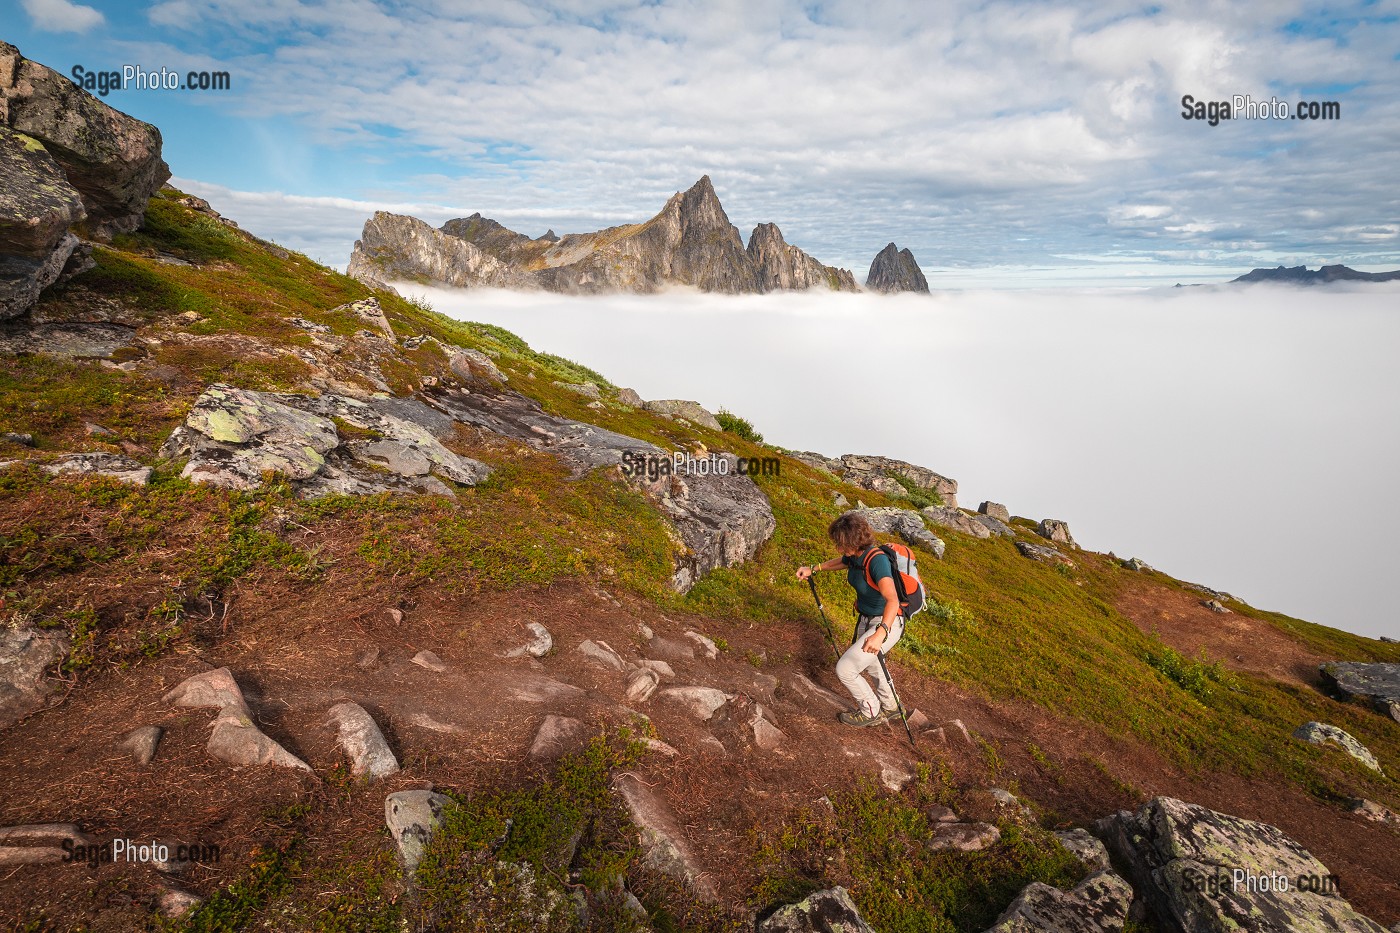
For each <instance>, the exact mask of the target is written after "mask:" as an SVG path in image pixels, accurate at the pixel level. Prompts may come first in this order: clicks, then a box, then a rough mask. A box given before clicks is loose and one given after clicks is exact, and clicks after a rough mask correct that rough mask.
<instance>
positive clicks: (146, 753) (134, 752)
mask: <svg viewBox="0 0 1400 933" xmlns="http://www.w3.org/2000/svg"><path fill="white" fill-rule="evenodd" d="M160 737H161V728H160V726H140V727H138V728H136V729H132V730H131V731H130V732H128V733H127V734H126V735H125V736H123V737H122V740H121V742H120V743H118V747H119V748H123V749H125V750H126V751H129V752H131V757H132V758H135V759H136V763H137V764H141V765H148V764H150V763H151V759H152V758H154V757H156V746H157V745H158V744H159V743H160Z"/></svg>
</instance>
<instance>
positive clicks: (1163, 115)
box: [0, 0, 1400, 287]
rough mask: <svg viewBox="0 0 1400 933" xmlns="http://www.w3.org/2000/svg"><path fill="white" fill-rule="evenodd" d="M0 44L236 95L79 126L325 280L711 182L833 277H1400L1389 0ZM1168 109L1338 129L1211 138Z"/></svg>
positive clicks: (391, 27) (312, 15)
mask: <svg viewBox="0 0 1400 933" xmlns="http://www.w3.org/2000/svg"><path fill="white" fill-rule="evenodd" d="M0 38H4V39H6V40H7V41H10V42H12V43H14V44H15V45H17V46H18V47H19V48H20V50H21V51H22V52H23V53H24V54H25V55H26V56H27V57H29V58H32V59H35V60H37V61H40V62H43V63H44V64H47V65H49V66H51V67H53V68H55V69H56V70H58V71H59V72H61V73H63V74H69V73H70V70H71V69H72V67H73V66H74V65H81V66H83V67H84V68H86V69H88V70H107V69H112V70H120V69H121V67H122V66H123V65H134V66H139V67H141V68H143V69H146V70H151V69H159V68H160V67H162V66H164V67H167V68H171V69H174V70H178V71H180V72H182V73H183V72H185V71H188V70H191V69H199V70H211V71H227V72H229V74H230V78H231V83H232V88H231V89H230V90H228V91H174V90H157V91H138V90H135V89H128V90H125V91H116V92H113V93H111V94H110V95H108V96H107V97H106V98H105V99H106V100H107V102H109V103H111V104H112V105H114V106H116V107H118V108H119V109H122V110H125V111H127V112H128V113H132V114H134V115H136V116H139V117H141V118H142V119H145V120H149V121H151V122H152V123H155V124H156V125H157V126H159V127H160V128H161V130H162V132H163V134H164V137H165V153H166V159H167V161H168V162H169V163H170V165H171V168H172V170H173V171H174V173H175V176H176V180H177V183H179V184H180V185H181V186H183V187H184V188H186V189H187V190H191V191H195V192H197V193H200V194H203V195H204V196H206V197H208V198H209V199H210V200H211V201H212V202H213V203H214V205H215V206H216V207H217V208H219V209H220V210H222V211H223V212H224V213H226V214H228V215H229V216H231V217H233V218H235V219H236V220H238V221H239V222H240V223H242V224H243V226H245V227H247V228H249V229H251V230H253V231H254V232H257V233H259V234H261V235H263V236H266V237H269V238H271V239H274V240H277V241H278V242H281V243H284V244H286V245H288V246H291V247H293V248H296V249H300V250H303V251H305V252H307V253H308V254H310V255H312V256H313V257H315V258H317V259H319V260H321V261H324V262H327V263H330V264H333V265H339V266H343V265H344V263H345V262H346V260H347V259H348V256H349V251H350V247H351V244H352V242H353V241H354V239H355V237H356V235H357V233H358V231H359V228H360V226H361V224H362V223H363V221H364V219H365V218H366V217H367V216H368V214H369V213H370V212H371V211H373V210H375V209H386V210H395V211H399V212H404V213H414V214H417V215H418V216H422V217H424V218H425V219H428V220H430V221H432V222H434V223H440V222H442V221H443V220H445V219H447V218H449V217H453V216H461V215H464V214H468V213H471V212H472V211H481V212H482V213H484V214H486V215H487V216H490V217H495V218H496V219H498V220H500V221H502V222H503V223H506V224H507V225H508V226H511V227H513V228H515V229H518V230H520V231H522V232H525V233H528V234H530V235H538V234H539V233H542V232H544V230H545V229H546V228H553V229H555V230H556V231H558V232H560V233H564V232H570V231H583V230H591V229H597V228H599V227H602V226H607V225H612V224H617V223H625V222H630V221H635V220H642V219H645V218H646V217H648V216H650V215H651V214H653V213H655V211H656V210H657V209H659V207H660V206H661V204H662V203H663V202H664V200H665V198H666V197H667V196H669V195H670V194H671V193H672V192H674V191H676V190H678V189H682V188H685V187H688V186H689V185H690V184H691V183H692V182H693V181H694V180H695V179H696V178H698V177H699V176H700V175H701V174H704V173H708V174H710V176H711V177H712V178H713V180H714V182H715V186H716V188H717V190H718V191H719V193H720V196H721V198H722V199H723V201H724V203H725V207H726V209H727V210H728V213H729V215H730V218H731V220H733V221H734V222H735V224H736V225H738V226H739V228H740V230H741V232H742V233H743V234H744V236H745V237H747V235H748V233H749V231H750V230H751V229H752V228H753V226H754V225H755V224H757V223H760V222H763V221H774V222H776V223H778V224H779V226H781V227H782V229H783V231H784V233H785V235H786V236H787V237H788V239H789V241H790V242H794V243H796V244H798V245H800V246H802V247H803V248H805V249H807V250H808V251H809V252H811V253H813V254H814V255H816V256H817V257H818V258H820V259H822V260H823V261H825V262H829V263H835V264H838V265H843V266H847V267H850V268H852V269H854V270H855V272H856V274H857V277H863V276H864V274H865V272H866V270H867V269H868V267H869V263H870V260H871V258H872V257H873V256H874V254H875V253H876V252H877V251H878V250H879V249H880V248H881V247H882V246H884V244H885V243H887V242H889V241H891V240H894V241H897V242H898V243H899V244H900V245H901V246H908V247H910V248H911V249H912V250H913V251H914V253H915V255H916V256H917V257H918V259H919V261H920V263H921V264H922V265H923V266H924V268H925V270H926V271H927V272H928V273H929V277H930V280H931V282H932V284H934V285H935V287H937V286H938V285H953V286H962V285H986V286H1012V285H1018V284H1044V283H1047V282H1064V283H1068V284H1073V283H1118V284H1133V283H1142V284H1156V283H1159V282H1171V281H1212V280H1218V279H1220V278H1222V277H1227V276H1231V275H1234V274H1237V273H1239V272H1242V271H1245V270H1247V269H1249V268H1252V267H1254V266H1258V265H1277V264H1280V263H1282V264H1287V265H1296V264H1300V263H1306V264H1308V265H1313V266H1315V265H1317V264H1319V263H1321V262H1345V263H1347V264H1349V265H1352V266H1355V267H1358V268H1364V269H1381V268H1395V267H1400V184H1398V183H1397V181H1396V175H1395V154H1396V153H1397V152H1400V93H1397V91H1400V0H1377V2H1369V3H1350V4H1346V3H1343V4H1329V5H1326V6H1323V5H1316V4H1308V3H1295V2H1277V3H1224V2H1214V0H1212V2H1189V3H1165V4H1152V5H1148V4H1140V3H1127V2H1117V0H1103V2H1090V3H1075V4H1062V3H1056V2H1037V3H1004V2H985V3H961V2H953V3H941V4H920V3H912V2H910V3H887V2H881V0H859V2H834V3H791V2H762V0H746V2H723V0H718V2H703V0H699V2H692V3H673V2H652V3H635V2H609V0H559V2H554V3H530V4H525V3H512V2H489V3H461V2H456V3H454V2H447V0H439V2H421V3H412V4H408V3H384V2H374V0H320V2H297V0H157V2H144V3H143V2H131V0H127V2H102V0H90V2H87V3H78V2H73V0H0ZM1184 94H1192V95H1193V96H1195V97H1196V98H1198V99H1204V100H1218V99H1229V98H1231V97H1233V95H1236V94H1241V95H1246V94H1247V95H1250V96H1251V97H1253V98H1254V99H1255V100H1261V99H1269V98H1272V97H1275V96H1277V97H1278V98H1280V99H1282V100H1285V101H1288V102H1290V103H1291V102H1294V101H1297V100H1299V99H1317V100H1337V101H1339V102H1340V104H1341V119H1340V120H1339V121H1334V122H1307V121H1296V120H1282V121H1232V122H1226V123H1221V124H1220V125H1218V126H1214V127H1212V126H1209V125H1207V124H1206V123H1205V122H1204V121H1194V120H1190V121H1188V120H1184V119H1182V116H1181V109H1182V108H1181V103H1180V100H1181V97H1182V95H1184Z"/></svg>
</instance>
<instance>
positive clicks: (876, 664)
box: [797, 512, 904, 726]
mask: <svg viewBox="0 0 1400 933" xmlns="http://www.w3.org/2000/svg"><path fill="white" fill-rule="evenodd" d="M827 535H828V536H830V538H831V541H832V543H833V544H835V545H836V549H837V550H838V551H840V552H841V556H840V557H833V558H832V559H831V560H828V561H825V562H824V563H820V564H817V565H816V566H815V567H798V568H797V579H799V580H806V579H807V578H808V577H810V576H811V575H812V574H813V573H815V572H816V571H818V570H842V569H844V570H845V571H846V582H848V583H850V584H851V586H852V587H854V588H855V591H856V614H857V616H858V617H859V618H858V619H857V621H856V634H855V639H854V640H853V641H852V642H851V647H849V648H847V649H846V653H845V654H843V655H842V656H841V660H839V661H838V662H837V663H836V676H837V677H839V678H841V683H842V684H843V685H844V686H845V687H846V689H847V690H849V691H850V692H851V696H852V697H854V698H855V701H856V705H857V707H858V709H857V710H856V711H855V712H844V713H842V714H841V715H840V716H839V717H838V718H839V719H840V720H841V721H842V722H843V723H845V724H846V725H848V726H873V725H875V724H876V723H881V722H884V721H885V720H887V719H896V718H898V716H899V710H898V704H897V703H896V701H895V695H894V690H893V689H891V687H890V682H889V680H888V679H887V678H886V677H885V672H884V669H883V668H882V667H881V664H880V655H881V654H882V653H884V652H888V651H889V650H890V649H891V648H893V647H894V646H895V643H896V642H898V641H899V638H900V636H901V635H903V634H904V616H903V615H902V613H901V609H900V605H899V595H898V593H897V592H896V591H895V585H894V571H893V568H891V566H890V559H889V557H887V556H886V555H885V554H884V553H883V552H881V551H880V550H879V544H878V543H877V542H876V541H875V530H874V529H873V528H871V527H870V523H869V522H868V521H866V520H865V517H864V516H863V515H861V514H860V513H858V512H847V513H845V514H844V515H842V516H840V517H839V518H837V519H836V521H834V522H832V523H831V527H830V528H828V529H827ZM871 581H873V582H874V585H873V586H872V585H871ZM865 674H869V675H870V676H871V677H872V678H874V680H875V689H874V690H873V691H872V690H871V689H870V684H869V683H867V682H866V680H865V677H864V676H863V675H865Z"/></svg>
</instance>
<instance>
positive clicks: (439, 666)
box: [413, 648, 447, 674]
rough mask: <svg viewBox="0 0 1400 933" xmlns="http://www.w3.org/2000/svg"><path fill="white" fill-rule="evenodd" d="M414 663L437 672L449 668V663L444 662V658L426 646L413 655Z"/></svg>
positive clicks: (439, 672)
mask: <svg viewBox="0 0 1400 933" xmlns="http://www.w3.org/2000/svg"><path fill="white" fill-rule="evenodd" d="M413 663H414V664H417V665H418V666H419V667H422V668H426V669H427V670H430V671H433V672H434V673H437V674H441V673H442V672H443V671H445V670H447V665H446V664H444V663H443V661H442V658H440V657H438V656H437V655H436V654H434V653H433V652H431V651H429V650H427V649H426V648H425V649H423V650H422V651H420V652H418V653H417V654H415V655H414V656H413Z"/></svg>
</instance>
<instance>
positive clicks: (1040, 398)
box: [401, 283, 1400, 637]
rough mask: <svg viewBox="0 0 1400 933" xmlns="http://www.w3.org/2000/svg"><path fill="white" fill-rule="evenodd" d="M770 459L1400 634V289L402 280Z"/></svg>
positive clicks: (1291, 608)
mask: <svg viewBox="0 0 1400 933" xmlns="http://www.w3.org/2000/svg"><path fill="white" fill-rule="evenodd" d="M401 291H403V292H405V293H406V294H418V295H422V296H423V297H425V298H426V299H427V300H428V301H429V302H431V303H432V305H433V306H434V307H435V308H436V309H437V310H438V311H441V312H444V313H446V314H448V315H451V316H452V317H455V318H461V319H464V320H473V321H483V322H488V323H492V324H498V325H501V326H503V327H506V328H508V329H510V330H512V331H514V332H515V333H517V334H519V335H520V336H521V337H523V338H524V339H525V340H526V341H528V342H529V343H530V345H531V346H532V347H535V348H536V349H539V350H544V351H547V352H550V353H555V354H558V355H561V356H565V357H568V358H570V359H574V360H577V361H579V362H582V363H584V364H585V365H587V366H590V367H592V368H593V369H596V370H598V371H599V372H601V373H602V374H603V375H605V376H606V377H607V378H608V379H610V380H611V381H613V382H615V383H617V384H618V385H626V386H631V387H633V388H635V389H636V390H637V391H638V392H640V393H641V394H642V396H643V397H644V398H690V399H696V400H698V401H700V402H701V403H703V404H704V405H705V406H706V407H708V408H710V409H711V410H717V409H719V408H728V409H730V410H731V411H734V412H735V413H737V414H740V415H742V416H744V417H745V418H748V419H749V420H750V421H752V422H753V424H754V425H755V426H756V427H757V428H758V429H759V430H760V431H762V432H763V434H764V435H765V437H766V439H767V440H768V441H769V442H770V443H774V444H779V445H781V446H783V447H788V448H791V449H797V450H817V451H821V452H822V453H825V454H828V455H835V454H843V453H878V454H883V455H887V456H891V457H897V458H900V459H903V460H909V461H912V462H914V463H918V464H922V465H924V466H927V467H930V468H931V469H934V470H936V471H938V472H940V473H943V474H945V475H947V476H951V477H953V478H955V479H956V480H958V482H959V494H958V497H959V500H960V502H961V504H962V505H963V506H964V507H973V508H975V507H976V505H977V503H978V502H980V501H981V500H983V499H992V500H994V501H998V502H1003V503H1005V504H1006V505H1008V506H1009V507H1010V508H1011V510H1012V513H1013V514H1017V515H1024V516H1027V517H1031V518H1047V517H1050V518H1060V519H1064V520H1066V521H1068V522H1069V523H1070V527H1071V529H1072V531H1073V533H1074V535H1075V538H1076V539H1077V540H1078V541H1079V543H1080V544H1081V545H1082V546H1084V547H1087V548H1091V549H1093V550H1098V551H1110V550H1111V551H1114V552H1115V553H1117V554H1118V555H1119V556H1122V557H1127V556H1136V557H1140V558H1142V559H1143V560H1145V561H1147V562H1148V563H1149V564H1151V565H1153V566H1155V567H1158V568H1160V569H1162V570H1164V571H1166V572H1168V573H1170V574H1172V575H1174V576H1177V577H1181V578H1183V579H1186V580H1192V581H1196V582H1200V583H1205V584H1207V585H1210V586H1213V587H1215V588H1217V589H1223V590H1227V591H1229V592H1230V593H1232V594H1234V595H1236V596H1238V597H1240V598H1242V599H1245V600H1246V601H1248V602H1249V603H1251V604H1252V605H1256V606H1260V607H1262V608H1267V609H1273V610H1278V611H1281V612H1286V613H1288V614H1290V615H1294V616H1298V617H1301V618H1305V619H1308V620H1311V621H1315V622H1321V623H1324V624H1327V625H1332V626H1336V627H1338V628H1343V629H1346V630H1349V631H1353V632H1358V633H1362V634H1366V635H1371V636H1376V635H1382V634H1385V635H1390V636H1391V637H1396V636H1400V621H1397V611H1396V607H1395V600H1394V596H1393V592H1392V587H1391V585H1390V582H1389V581H1390V578H1391V563H1392V561H1391V553H1390V552H1391V547H1390V540H1391V537H1392V535H1393V534H1394V529H1395V528H1396V527H1398V526H1400V491H1397V485H1396V484H1397V478H1400V431H1397V425H1400V366H1397V365H1396V352H1397V350H1400V302H1397V298H1400V283H1393V284H1386V285H1369V286H1351V287H1336V286H1332V287H1327V288H1287V287H1272V286H1252V287H1238V286H1236V287H1228V286H1222V287H1217V286H1209V287H1197V288H1175V289H1172V288H1162V289H1146V290H1111V289H1084V290H1071V289H1045V290H1020V291H961V292H943V293H939V294H935V295H933V296H914V295H905V296H893V297H887V296H879V295H872V294H860V295H831V294H823V295H814V294H782V295H764V296H737V297H736V296H715V295H701V294H696V293H692V292H686V291H675V292H669V293H666V294H664V295H659V296H631V295H627V296H608V297H594V298H578V297H566V296H559V295H549V294H528V293H520V292H500V291H490V290H471V291H458V290H445V289H425V288H422V287H420V286H414V285H411V284H409V285H406V286H401Z"/></svg>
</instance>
